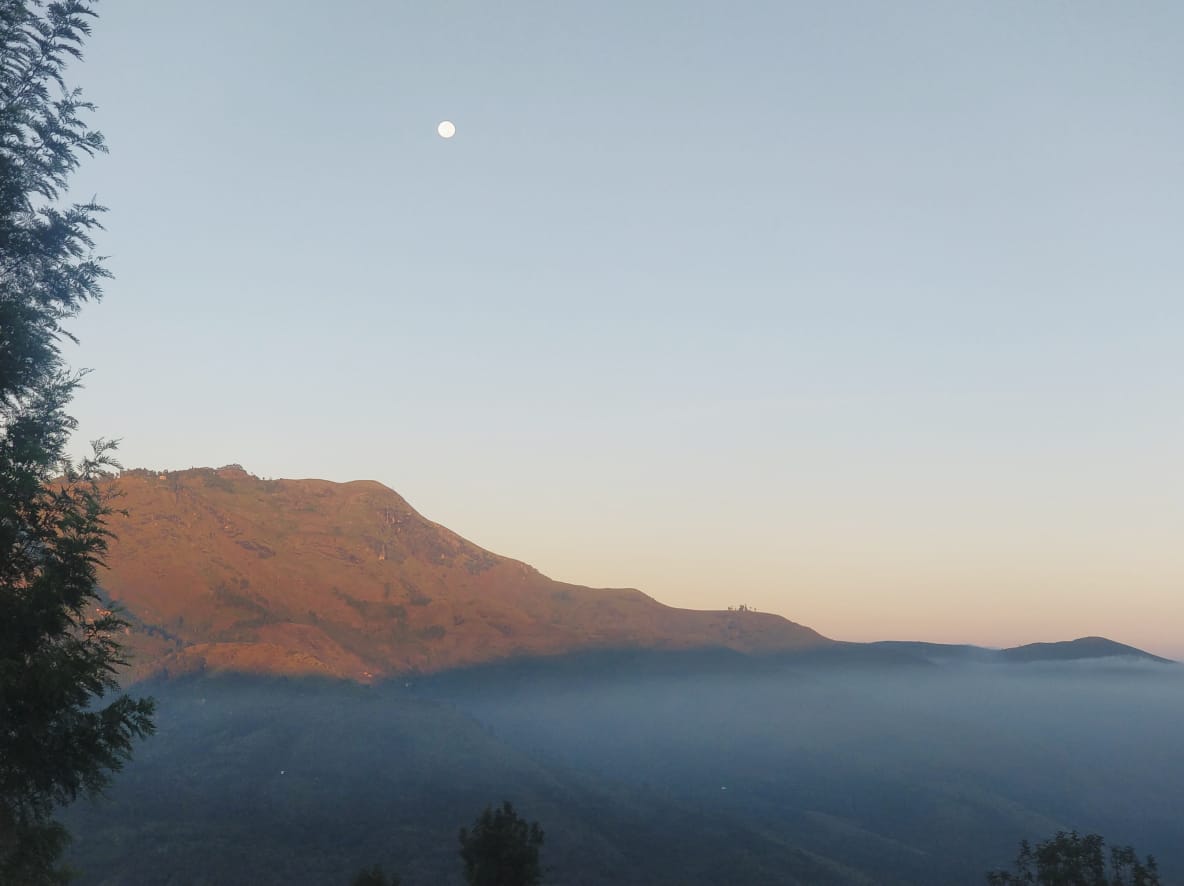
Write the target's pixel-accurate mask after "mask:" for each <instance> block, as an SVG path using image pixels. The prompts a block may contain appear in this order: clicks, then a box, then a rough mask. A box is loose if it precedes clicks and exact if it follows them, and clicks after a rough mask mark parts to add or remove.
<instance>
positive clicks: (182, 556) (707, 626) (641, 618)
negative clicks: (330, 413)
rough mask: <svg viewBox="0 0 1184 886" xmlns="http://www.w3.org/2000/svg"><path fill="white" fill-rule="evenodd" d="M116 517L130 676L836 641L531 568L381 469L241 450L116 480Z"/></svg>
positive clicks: (110, 589) (431, 665) (112, 574)
mask: <svg viewBox="0 0 1184 886" xmlns="http://www.w3.org/2000/svg"><path fill="white" fill-rule="evenodd" d="M112 482H113V483H114V484H116V487H117V489H118V491H119V492H120V493H121V495H122V499H121V500H120V502H119V504H120V507H121V508H122V509H124V510H126V512H127V516H126V517H117V518H114V519H113V521H112V524H111V528H112V529H113V530H114V532H115V535H116V538H115V539H114V540H113V541H112V544H111V549H110V552H109V555H108V557H107V563H108V566H109V567H110V568H109V570H108V571H107V572H105V573H104V575H103V576H102V582H103V587H104V591H105V592H106V594H107V595H108V596H109V597H110V599H111V601H113V602H114V603H115V604H117V605H119V606H120V607H122V608H123V610H124V611H125V613H126V615H127V616H128V619H129V621H130V622H131V623H132V633H131V637H130V645H131V647H132V649H133V652H134V662H135V664H134V667H135V673H136V675H137V676H148V675H152V674H171V675H174V676H175V675H178V674H183V673H193V672H201V671H207V670H209V671H235V672H244V673H259V674H277V675H322V676H332V677H339V678H345V679H351V680H357V681H362V682H368V681H372V680H378V679H381V678H385V677H390V676H392V675H395V674H407V673H426V672H434V671H440V670H445V669H449V668H455V667H458V666H466V665H477V664H482V663H485V662H490V661H500V660H505V659H511V658H517V657H532V656H548V655H560V654H565V653H571V652H578V651H587V650H598V649H600V650H604V649H648V650H691V649H709V648H721V649H730V650H734V651H736V652H741V653H775V652H786V651H792V650H802V649H813V648H820V647H826V646H829V645H831V643H832V641H830V640H828V639H827V638H825V637H823V636H821V635H820V634H818V633H817V632H815V631H813V630H811V629H809V628H807V627H803V626H802V625H798V624H794V623H793V622H790V621H788V620H786V619H784V618H781V617H780V616H777V615H771V614H767V613H758V612H751V611H740V612H736V611H724V612H702V611H693V610H687V609H676V608H672V607H669V606H664V605H662V604H661V603H658V602H657V601H656V600H653V599H652V598H650V597H647V596H646V595H645V594H643V593H641V592H640V591H637V590H632V589H593V588H587V587H581V586H578V585H572V584H565V583H562V582H558V581H554V580H552V579H550V578H547V577H546V576H544V575H541V574H540V573H539V572H538V571H537V570H535V569H533V568H532V567H530V566H528V565H526V564H525V563H521V562H518V561H516V560H510V559H507V558H505V557H500V556H498V555H496V554H493V553H491V552H489V551H486V550H484V549H482V548H480V547H478V546H477V545H475V544H473V543H471V542H469V541H466V540H465V539H463V538H461V537H460V536H458V535H456V534H455V533H453V532H450V531H449V530H448V529H445V528H444V527H443V526H440V525H438V524H436V523H433V522H431V521H430V520H427V519H426V518H424V517H423V516H422V515H420V514H419V513H417V512H416V511H415V510H414V509H413V508H412V507H411V506H410V505H408V504H407V502H406V501H405V500H404V499H403V498H402V497H401V496H399V495H398V494H397V493H395V492H393V491H392V490H390V489H388V488H386V487H384V486H382V485H381V484H379V483H375V482H371V481H357V482H352V483H331V482H328V481H324V480H262V479H260V478H258V477H255V476H252V475H251V474H248V473H247V472H246V471H245V470H243V469H242V468H241V467H239V466H237V465H230V466H226V467H222V468H218V469H210V468H195V469H191V470H188V471H170V472H165V473H157V472H153V471H146V470H132V471H125V472H124V473H123V474H122V475H121V476H120V477H119V478H118V479H116V480H113V481H112Z"/></svg>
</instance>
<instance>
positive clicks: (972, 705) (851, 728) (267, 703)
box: [70, 657, 1184, 886]
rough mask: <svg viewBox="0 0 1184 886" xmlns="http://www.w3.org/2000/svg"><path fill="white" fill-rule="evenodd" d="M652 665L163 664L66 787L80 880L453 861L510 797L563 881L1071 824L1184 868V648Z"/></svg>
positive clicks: (799, 877)
mask: <svg viewBox="0 0 1184 886" xmlns="http://www.w3.org/2000/svg"><path fill="white" fill-rule="evenodd" d="M650 665H652V662H649V663H648V664H647V663H642V664H641V665H640V666H637V667H634V666H632V665H629V664H626V665H624V666H621V665H620V664H619V663H617V664H613V663H612V661H611V659H608V658H605V659H597V658H595V657H592V658H588V659H586V660H583V661H582V662H580V663H579V664H578V666H576V667H572V666H567V667H566V668H561V669H558V670H556V669H553V668H551V667H550V666H548V665H532V666H528V667H524V668H521V669H514V668H510V669H503V670H500V671H498V670H494V671H485V672H482V671H475V672H471V673H469V674H462V675H455V676H452V677H449V678H444V679H438V680H428V681H421V682H419V683H416V684H415V685H412V686H410V687H409V686H406V685H405V684H404V682H402V681H401V682H399V683H397V684H392V685H390V686H385V687H373V688H363V687H353V686H341V685H335V684H326V683H320V684H302V683H300V682H297V681H270V682H269V681H251V680H239V679H236V680H195V681H188V682H185V683H180V684H158V685H154V686H151V687H149V689H150V690H151V691H152V692H153V693H154V694H156V695H157V697H158V698H159V699H160V702H161V712H160V726H161V729H160V734H159V735H158V736H156V737H154V738H152V739H150V740H149V741H147V742H146V743H144V744H143V745H142V746H141V748H140V750H139V751H138V753H137V759H136V761H135V762H134V763H133V764H131V765H130V766H129V768H128V771H127V772H125V773H124V774H122V775H121V776H119V778H118V779H117V781H116V785H115V787H114V788H113V789H112V791H111V795H110V799H109V800H107V801H104V802H103V803H101V804H100V805H97V806H91V805H89V804H84V805H82V806H80V807H78V808H77V809H76V810H74V811H73V812H72V813H71V821H70V825H71V827H72V828H73V829H74V830H75V832H76V834H77V836H78V841H77V846H76V851H75V857H74V862H75V864H77V865H78V866H79V867H81V868H83V870H84V876H83V877H82V878H81V880H80V882H82V883H84V884H85V883H92V884H97V883H119V882H127V883H133V882H134V883H145V884H149V883H154V882H159V883H178V884H179V883H195V884H196V883H203V882H210V883H213V882H217V883H235V882H241V883H248V882H257V880H255V879H252V878H257V877H258V876H263V875H264V874H265V873H268V872H269V875H277V874H279V873H282V874H283V877H284V882H290V883H331V882H340V883H343V884H344V883H347V882H348V881H349V877H350V876H351V875H352V873H353V872H354V871H356V870H357V869H358V868H360V867H361V866H363V865H368V864H373V863H375V862H380V863H383V864H384V865H385V866H386V867H387V869H388V870H398V871H400V872H401V873H402V874H403V878H404V880H403V882H404V884H406V886H416V884H420V883H422V884H427V883H459V882H461V881H460V876H459V874H460V869H459V863H458V862H457V861H456V830H457V828H459V827H460V826H461V825H463V824H467V823H468V822H470V821H471V820H472V818H473V817H474V816H475V815H476V813H477V812H478V811H480V808H481V807H483V806H484V805H485V804H486V803H491V802H500V801H501V800H503V799H509V800H511V801H513V802H514V803H515V805H516V806H517V807H518V808H519V809H520V810H521V811H522V812H523V813H524V814H525V815H527V816H528V817H530V818H532V819H538V820H539V821H540V822H541V823H542V825H543V827H544V829H545V830H546V832H547V843H546V846H545V849H544V858H545V860H546V862H547V864H548V865H549V866H550V872H549V875H548V878H547V882H548V883H551V884H561V883H564V884H585V883H586V884H592V883H609V882H611V883H638V884H641V883H646V884H651V883H672V884H673V883H705V884H706V883H712V884H718V883H737V884H741V883H744V884H753V883H770V884H772V883H795V882H800V883H836V884H838V883H897V884H906V883H908V884H925V883H933V884H939V883H940V884H950V883H982V882H985V881H984V876H983V875H984V872H985V871H986V870H987V869H989V868H994V867H1005V866H1008V865H1009V864H1010V862H1011V860H1012V859H1013V858H1014V855H1015V851H1016V847H1017V844H1018V842H1019V841H1020V840H1021V839H1025V838H1026V839H1029V840H1033V841H1036V840H1040V839H1043V838H1046V837H1049V836H1051V835H1052V834H1053V833H1055V831H1056V830H1058V829H1061V828H1064V829H1077V830H1079V831H1082V832H1097V833H1101V834H1103V835H1104V836H1105V837H1106V838H1107V841H1108V842H1109V843H1111V844H1126V843H1130V844H1133V845H1134V846H1135V848H1136V849H1137V850H1138V851H1139V852H1140V853H1142V854H1148V853H1150V854H1154V855H1155V856H1156V857H1157V858H1158V859H1159V861H1160V865H1161V873H1162V875H1163V879H1164V882H1165V883H1169V884H1171V883H1175V884H1180V883H1184V816H1182V815H1181V797H1184V741H1182V737H1184V675H1182V674H1181V671H1184V669H1182V668H1179V667H1176V666H1163V665H1138V664H1114V663H1110V664H1058V665H970V664H957V665H949V666H942V667H936V666H933V667H919V666H911V667H860V668H854V669H852V668H845V669H844V668H837V667H832V666H827V665H825V664H823V665H817V664H816V665H810V666H804V665H800V664H799V665H797V666H793V665H777V666H773V665H767V666H762V667H752V668H748V667H745V668H739V669H735V668H733V669H731V670H728V671H727V672H721V671H720V669H719V668H715V669H714V673H702V672H697V671H696V670H695V667H694V661H693V660H692V659H687V660H685V661H682V662H681V663H679V665H678V667H676V668H671V667H669V666H666V667H664V668H663V670H664V673H661V674H656V673H654V668H653V667H651V666H650ZM684 667H685V668H687V672H686V673H684V674H677V673H672V672H671V671H672V670H673V671H677V670H679V669H681V668H684ZM113 840H114V841H118V846H119V848H118V850H116V849H112V848H110V844H111V842H112V841H113ZM145 858H147V859H148V860H147V861H145V860H144V859H145ZM261 872H262V873H261ZM338 872H340V876H338ZM240 874H241V876H240ZM203 878H204V879H203ZM265 879H266V877H265ZM269 881H271V880H269Z"/></svg>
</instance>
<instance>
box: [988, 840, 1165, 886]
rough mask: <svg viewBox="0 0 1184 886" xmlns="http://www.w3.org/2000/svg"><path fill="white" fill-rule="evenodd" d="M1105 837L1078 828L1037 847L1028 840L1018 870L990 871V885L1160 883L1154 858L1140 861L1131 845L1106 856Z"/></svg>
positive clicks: (1022, 847) (1022, 845)
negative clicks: (1081, 832) (1033, 846)
mask: <svg viewBox="0 0 1184 886" xmlns="http://www.w3.org/2000/svg"><path fill="white" fill-rule="evenodd" d="M1105 847H1106V841H1105V840H1104V839H1103V838H1102V837H1101V836H1100V835H1099V834H1086V835H1085V836H1084V837H1083V836H1080V835H1079V834H1078V833H1077V832H1076V831H1071V832H1069V833H1066V832H1065V831H1058V832H1057V835H1056V836H1055V837H1053V838H1052V839H1051V840H1045V841H1044V842H1042V843H1040V844H1038V845H1037V846H1036V848H1035V849H1033V848H1032V847H1031V845H1029V843H1028V841H1027V840H1024V841H1023V842H1022V843H1020V853H1019V856H1018V857H1017V858H1016V862H1015V872H1014V873H1011V872H1008V871H991V872H990V873H988V874H987V883H989V884H991V886H1007V884H1019V883H1023V884H1034V886H1159V871H1158V869H1157V868H1156V865H1155V859H1154V858H1153V857H1152V856H1150V855H1149V856H1147V860H1146V861H1145V862H1141V861H1139V857H1138V855H1136V854H1135V850H1134V848H1133V847H1131V846H1119V847H1115V848H1113V849H1111V850H1110V857H1109V864H1108V865H1107V858H1106V852H1105Z"/></svg>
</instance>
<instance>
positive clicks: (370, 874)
mask: <svg viewBox="0 0 1184 886" xmlns="http://www.w3.org/2000/svg"><path fill="white" fill-rule="evenodd" d="M353 886H399V877H398V875H397V874H391V875H390V878H389V879H388V878H387V876H386V874H384V873H383V872H382V866H381V865H377V864H376V865H375V866H374V867H372V868H366V869H364V870H361V871H358V873H357V875H356V876H355V877H354V879H353Z"/></svg>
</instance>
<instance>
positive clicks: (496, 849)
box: [460, 801, 543, 886]
mask: <svg viewBox="0 0 1184 886" xmlns="http://www.w3.org/2000/svg"><path fill="white" fill-rule="evenodd" d="M542 845H543V830H542V828H540V827H539V824H538V822H537V821H536V822H531V823H530V824H527V822H526V820H525V819H523V818H519V816H518V813H517V812H515V811H514V807H513V806H512V805H511V804H510V803H509V802H508V801H507V802H505V803H503V804H502V806H501V808H500V809H494V808H493V807H492V806H486V807H485V811H484V812H482V813H481V815H480V816H478V818H477V820H476V821H475V822H474V823H473V829H472V830H471V831H470V830H468V829H466V828H461V829H460V857H461V860H462V861H464V864H465V879H466V880H467V881H468V882H469V883H470V884H471V886H537V884H539V883H541V882H542V879H543V872H542V868H541V867H540V866H539V849H540V847H542Z"/></svg>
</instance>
